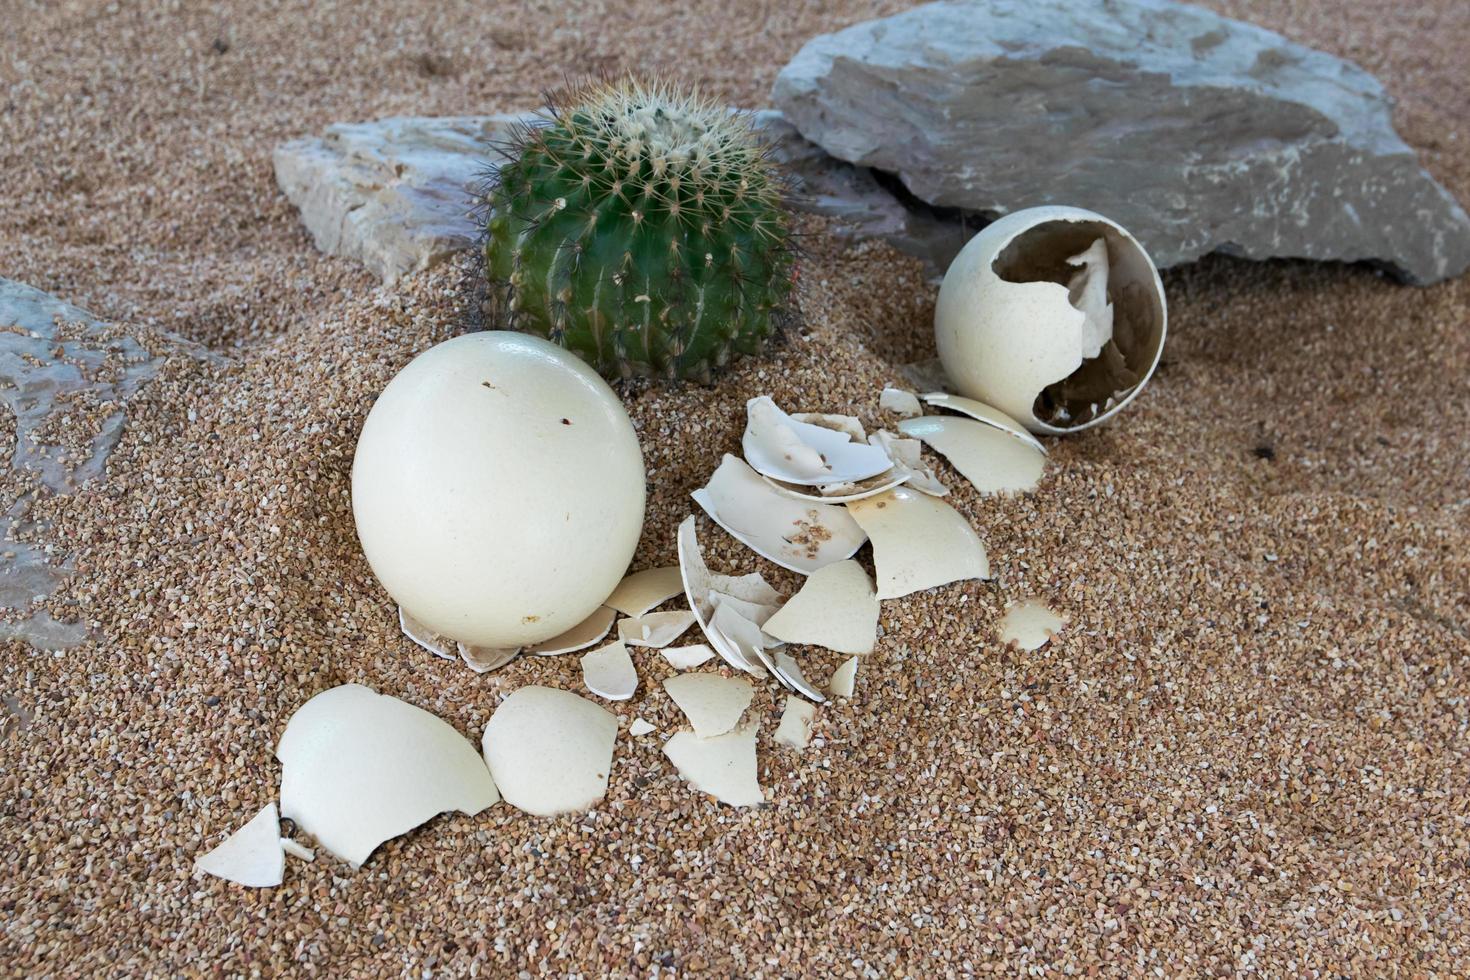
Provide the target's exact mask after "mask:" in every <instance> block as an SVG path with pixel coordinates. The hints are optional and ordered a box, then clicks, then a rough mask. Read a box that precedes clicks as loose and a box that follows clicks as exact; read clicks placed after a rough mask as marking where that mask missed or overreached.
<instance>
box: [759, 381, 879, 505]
mask: <svg viewBox="0 0 1470 980" xmlns="http://www.w3.org/2000/svg"><path fill="white" fill-rule="evenodd" d="M746 411H747V413H748V416H749V421H748V422H747V424H746V427H745V435H744V437H743V438H742V439H741V443H740V446H741V450H742V451H743V452H744V453H745V461H746V462H747V463H749V464H750V465H751V466H752V467H753V468H754V469H755V470H756V471H757V472H759V473H762V474H764V475H766V476H769V477H771V478H773V479H777V480H780V481H782V482H783V483H795V484H798V485H800V486H808V487H815V486H821V485H823V484H829V483H847V482H850V481H855V480H866V479H867V478H868V477H871V476H877V475H878V474H879V473H882V472H884V471H885V470H887V469H888V468H889V467H890V466H892V465H893V464H892V462H891V461H890V460H889V459H888V457H887V456H885V455H884V454H883V451H882V450H881V449H878V448H876V447H874V446H870V445H867V444H866V443H864V442H862V441H858V442H854V441H853V440H852V439H851V438H850V437H849V435H848V433H846V432H838V431H835V430H833V429H829V428H827V427H826V426H821V425H812V424H810V423H807V422H798V421H797V420H796V419H794V418H792V417H791V416H789V415H787V414H786V413H785V412H783V411H781V409H779V408H777V407H776V403H775V402H773V401H771V399H770V398H769V397H768V396H765V395H762V396H761V397H759V398H752V399H751V400H750V401H749V402H747V403H746Z"/></svg>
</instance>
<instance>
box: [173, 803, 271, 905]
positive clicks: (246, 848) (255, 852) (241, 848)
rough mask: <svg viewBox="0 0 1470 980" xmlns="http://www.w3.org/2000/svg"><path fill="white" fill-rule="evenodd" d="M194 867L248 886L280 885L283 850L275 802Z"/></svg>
mask: <svg viewBox="0 0 1470 980" xmlns="http://www.w3.org/2000/svg"><path fill="white" fill-rule="evenodd" d="M194 870H195V871H202V872H204V873H205V874H210V875H214V876H215V877H216V878H223V879H225V880H226V881H233V882H235V883H236V884H237V885H244V886H245V887H247V888H272V887H274V886H276V885H279V884H280V883H281V879H282V878H283V877H285V873H286V852H285V847H284V844H283V842H282V840H281V820H280V818H279V817H278V816H277V815H276V805H275V803H273V802H272V803H267V804H266V805H265V806H263V807H261V809H260V812H259V813H257V814H256V815H255V816H254V817H252V818H250V821H249V822H248V823H246V824H245V826H243V827H241V828H240V829H239V830H237V831H235V832H234V833H233V834H231V835H230V836H228V837H226V838H225V839H224V840H223V841H221V842H220V843H219V844H218V845H216V846H215V848H214V849H213V850H211V851H210V852H209V853H207V854H201V855H200V856H199V857H197V858H195V859H194Z"/></svg>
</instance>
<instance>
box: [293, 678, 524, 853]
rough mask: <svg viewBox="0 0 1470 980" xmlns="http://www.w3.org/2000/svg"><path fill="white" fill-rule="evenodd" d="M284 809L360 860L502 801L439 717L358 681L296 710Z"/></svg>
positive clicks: (332, 847)
mask: <svg viewBox="0 0 1470 980" xmlns="http://www.w3.org/2000/svg"><path fill="white" fill-rule="evenodd" d="M276 758H278V759H280V760H281V767H282V772H281V814H282V816H285V817H287V818H289V819H291V820H294V821H296V825H297V826H298V827H300V828H301V829H302V830H303V831H305V832H306V833H308V834H311V835H312V836H313V837H315V838H316V839H317V841H318V843H320V844H321V845H322V846H323V847H325V848H326V849H327V850H329V851H331V852H332V853H333V854H335V855H336V856H337V857H339V858H341V859H342V860H344V861H347V862H348V863H350V864H352V865H353V866H354V867H355V866H358V865H361V864H362V862H363V861H366V860H367V858H368V855H370V854H372V852H373V850H374V849H376V848H377V846H378V845H379V844H381V843H383V842H384V841H386V840H389V839H390V838H393V837H397V836H398V835H400V834H404V833H407V832H408V831H410V830H412V829H413V828H415V827H417V826H418V825H419V824H421V823H423V822H424V821H426V820H428V819H430V818H431V817H433V816H435V815H436V814H439V813H443V812H444V811H446V810H458V811H460V812H461V813H465V814H468V815H470V816H474V815H475V814H477V813H479V812H480V811H481V810H483V809H485V808H486V807H487V806H489V805H490V804H492V803H495V802H497V801H498V800H499V799H500V794H499V793H497V792H496V788H495V782H494V781H493V780H492V779H491V778H490V772H489V771H488V770H487V769H486V768H485V764H484V761H483V760H481V758H480V757H479V756H478V755H477V754H476V753H475V751H474V748H473V747H472V746H471V745H470V744H469V742H467V741H465V738H464V736H463V735H461V734H460V733H459V732H457V731H455V730H454V729H453V728H452V727H451V726H449V725H447V724H445V723H444V722H443V721H441V720H440V719H438V718H436V717H434V716H433V715H431V714H429V713H428V712H427V711H424V710H423V709H422V708H417V707H414V706H413V705H411V704H408V703H407V702H404V701H400V700H398V699H397V698H394V697H389V696H387V695H383V694H378V693H377V692H376V691H374V690H372V689H371V688H368V687H363V686H362V685H361V684H343V685H341V686H339V687H334V688H331V689H330V690H326V691H323V692H322V693H320V694H318V695H317V696H316V697H314V698H312V699H311V700H310V701H308V702H306V704H304V705H302V706H301V707H300V708H299V709H297V711H296V713H295V714H294V715H292V716H291V720H290V721H288V722H287V723H286V731H285V732H284V733H283V734H282V735H281V741H280V744H279V745H277V746H276Z"/></svg>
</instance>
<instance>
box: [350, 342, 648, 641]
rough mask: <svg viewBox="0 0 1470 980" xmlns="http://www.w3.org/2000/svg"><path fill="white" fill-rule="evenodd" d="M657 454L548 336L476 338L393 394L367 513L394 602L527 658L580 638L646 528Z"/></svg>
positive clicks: (383, 414)
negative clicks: (649, 461)
mask: <svg viewBox="0 0 1470 980" xmlns="http://www.w3.org/2000/svg"><path fill="white" fill-rule="evenodd" d="M643 503H644V485H643V454H642V452H641V451H640V450H639V447H638V437H637V436H636V435H635V434H634V431H633V425H632V423H631V422H630V421H629V420H628V413H627V412H626V411H625V410H624V409H623V405H622V402H620V401H619V400H618V397H617V395H615V394H614V393H613V390H612V389H611V388H609V387H608V385H607V382H605V381H603V380H602V379H601V378H600V377H598V375H597V373H596V372H595V371H593V370H592V369H591V368H589V367H588V366H587V365H586V364H584V363H583V362H582V361H580V360H578V359H577V358H576V357H575V356H574V355H572V354H569V353H567V352H566V351H564V350H562V349H561V348H560V347H557V346H556V345H555V344H551V343H548V342H547V341H544V340H541V339H540V338H537V337H532V336H528V335H526V334H520V333H509V332H506V331H500V330H491V331H484V332H481V333H472V334H465V335H464V336H461V337H455V338H454V339H453V340H448V341H445V342H444V343H442V344H439V345H438V346H436V347H432V348H430V349H429V350H427V351H425V352H424V353H422V354H420V355H419V356H418V357H416V358H414V359H413V361H411V362H410V363H409V365H408V366H407V367H405V368H404V369H403V370H402V371H400V372H399V374H398V376H397V377H395V378H394V379H393V380H392V381H391V382H390V383H389V384H388V387H387V388H385V389H384V390H383V393H382V395H380V396H379V397H378V401H377V403H376V404H375V405H374V406H373V409H372V411H371V412H370V413H369V414H368V418H367V422H366V423H365V424H364V425H363V429H362V436H361V437H360V438H359V439H358V443H357V455H356V457H355V458H354V460H353V464H352V512H353V516H354V517H355V518H356V520H357V534H358V537H359V538H360V539H361V541H362V548H363V551H364V552H365V553H366V554H367V559H368V563H369V564H370V565H372V568H373V572H374V573H375V574H376V575H377V576H378V580H379V581H380V582H382V583H383V587H384V588H385V589H386V590H387V591H388V594H389V595H391V596H393V598H394V599H396V600H397V601H398V603H399V605H400V606H402V607H403V609H404V610H405V611H406V612H407V613H408V614H409V616H411V617H412V618H413V619H415V620H417V621H419V622H420V623H422V624H423V625H424V626H425V627H427V628H428V629H429V630H431V631H432V632H434V633H439V634H443V635H444V636H448V637H452V638H453V639H456V640H459V641H461V642H463V643H465V644H467V645H470V646H482V647H503V648H513V647H519V646H524V645H529V644H533V643H539V642H541V641H543V640H549V639H551V638H552V637H554V636H557V635H558V634H560V633H563V632H565V631H566V630H569V629H571V628H572V627H574V626H576V625H578V624H579V623H581V622H582V621H583V620H585V619H586V618H587V617H588V616H589V615H591V614H592V613H593V611H595V610H596V609H597V607H598V606H599V605H601V604H602V601H603V600H604V599H606V598H607V597H608V595H609V593H611V592H612V591H613V589H614V588H615V587H616V586H617V585H618V582H619V581H620V580H621V579H622V577H623V570H624V569H626V568H627V567H628V561H629V559H631V558H632V557H633V549H634V548H635V547H636V546H637V544H638V536H639V534H640V532H641V531H642V528H643Z"/></svg>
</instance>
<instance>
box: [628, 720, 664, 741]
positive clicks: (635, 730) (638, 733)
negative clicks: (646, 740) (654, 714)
mask: <svg viewBox="0 0 1470 980" xmlns="http://www.w3.org/2000/svg"><path fill="white" fill-rule="evenodd" d="M655 731H658V729H656V728H654V727H653V726H652V725H650V724H649V723H648V722H646V721H644V720H643V719H642V718H634V719H633V724H631V725H629V726H628V734H629V735H632V736H633V737H634V738H642V737H643V736H645V735H647V734H648V733H649V732H655Z"/></svg>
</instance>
